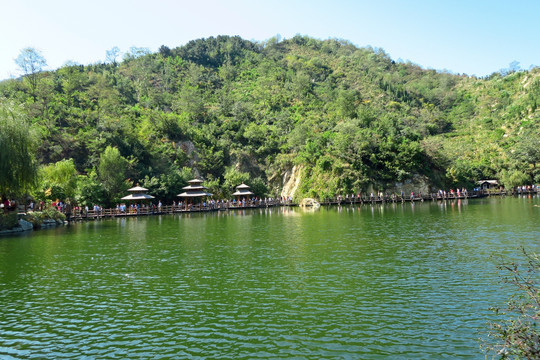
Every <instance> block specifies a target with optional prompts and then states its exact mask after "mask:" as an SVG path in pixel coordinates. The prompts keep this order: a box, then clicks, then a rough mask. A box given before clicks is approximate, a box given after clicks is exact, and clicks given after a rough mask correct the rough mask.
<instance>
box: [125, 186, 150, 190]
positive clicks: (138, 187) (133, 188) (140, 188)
mask: <svg viewBox="0 0 540 360" xmlns="http://www.w3.org/2000/svg"><path fill="white" fill-rule="evenodd" d="M128 191H130V192H136V191H148V189H145V188H143V187H141V186H139V185H137V186H135V187H132V188H131V189H128Z"/></svg>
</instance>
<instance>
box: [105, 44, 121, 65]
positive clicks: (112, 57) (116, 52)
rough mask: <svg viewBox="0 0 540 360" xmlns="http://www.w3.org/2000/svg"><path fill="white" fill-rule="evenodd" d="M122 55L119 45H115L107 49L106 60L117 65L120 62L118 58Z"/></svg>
mask: <svg viewBox="0 0 540 360" xmlns="http://www.w3.org/2000/svg"><path fill="white" fill-rule="evenodd" d="M119 56H120V49H119V48H118V46H113V48H112V49H111V50H107V52H106V57H105V61H106V62H108V63H111V64H113V65H114V66H116V65H117V64H118V63H117V61H116V59H118V57H119Z"/></svg>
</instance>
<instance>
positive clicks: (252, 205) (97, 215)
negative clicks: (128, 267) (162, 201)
mask: <svg viewBox="0 0 540 360" xmlns="http://www.w3.org/2000/svg"><path fill="white" fill-rule="evenodd" d="M507 195H508V196H512V195H538V191H537V190H536V189H531V190H529V191H527V190H524V191H519V192H517V191H514V192H511V191H508V192H507V191H473V192H467V193H460V194H459V195H458V194H457V193H446V194H441V193H432V194H418V195H416V194H415V195H414V196H406V195H405V196H403V197H402V196H401V195H396V194H385V195H383V196H382V197H381V196H373V197H371V196H366V195H365V194H363V195H360V196H358V195H357V196H354V197H347V196H345V197H343V196H338V197H335V198H330V199H324V200H323V201H321V202H320V204H321V205H324V206H331V205H362V204H366V205H368V204H385V203H406V202H407V203H415V202H424V201H454V200H465V199H479V198H485V197H490V196H507ZM276 206H298V204H297V203H294V202H291V201H282V200H267V201H265V200H256V201H247V202H245V203H239V202H231V201H228V202H216V203H214V204H210V205H208V206H201V205H195V206H191V205H189V206H188V207H186V206H185V205H182V206H180V205H176V206H172V205H163V206H161V207H157V206H156V207H154V206H152V207H142V208H140V209H130V208H127V209H126V211H121V210H120V209H116V208H114V209H101V210H98V211H94V210H88V211H85V210H84V209H71V210H69V211H64V214H65V215H66V218H67V220H68V221H70V222H71V221H85V220H100V219H106V218H122V217H124V218H128V217H137V216H150V215H165V214H190V213H200V212H212V211H226V210H245V209H257V208H268V207H276Z"/></svg>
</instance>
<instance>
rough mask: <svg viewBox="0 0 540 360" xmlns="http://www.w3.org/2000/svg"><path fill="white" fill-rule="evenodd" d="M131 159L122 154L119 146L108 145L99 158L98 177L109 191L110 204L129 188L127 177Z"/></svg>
mask: <svg viewBox="0 0 540 360" xmlns="http://www.w3.org/2000/svg"><path fill="white" fill-rule="evenodd" d="M128 166H129V161H128V160H127V159H126V158H124V157H123V156H122V155H120V151H118V148H115V147H111V146H107V148H106V149H105V151H104V152H103V153H102V154H101V156H100V158H99V166H98V177H99V180H100V181H101V183H102V184H103V188H104V189H105V191H106V192H107V197H108V201H109V204H108V205H111V204H112V203H114V200H118V198H119V195H120V194H121V192H122V191H125V190H126V189H127V183H126V181H125V180H126V179H125V174H126V171H127V170H128Z"/></svg>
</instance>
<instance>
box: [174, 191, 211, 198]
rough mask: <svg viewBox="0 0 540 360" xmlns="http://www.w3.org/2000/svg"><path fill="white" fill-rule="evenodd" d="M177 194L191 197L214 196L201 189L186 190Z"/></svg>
mask: <svg viewBox="0 0 540 360" xmlns="http://www.w3.org/2000/svg"><path fill="white" fill-rule="evenodd" d="M176 196H179V197H185V198H190V197H203V196H212V194H210V193H208V192H206V191H202V190H201V191H186V192H183V193H181V194H178V195H176Z"/></svg>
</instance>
